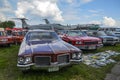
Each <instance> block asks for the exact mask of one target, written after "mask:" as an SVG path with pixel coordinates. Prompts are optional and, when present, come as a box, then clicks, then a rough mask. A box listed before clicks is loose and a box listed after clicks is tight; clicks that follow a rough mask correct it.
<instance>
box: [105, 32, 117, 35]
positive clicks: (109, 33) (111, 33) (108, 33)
mask: <svg viewBox="0 0 120 80" xmlns="http://www.w3.org/2000/svg"><path fill="white" fill-rule="evenodd" d="M106 34H107V35H110V36H111V35H115V34H114V33H113V32H112V31H107V32H106Z"/></svg>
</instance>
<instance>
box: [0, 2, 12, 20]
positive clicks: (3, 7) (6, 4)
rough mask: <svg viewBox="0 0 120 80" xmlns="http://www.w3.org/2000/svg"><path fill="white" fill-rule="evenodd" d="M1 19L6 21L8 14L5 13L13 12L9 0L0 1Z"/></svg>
mask: <svg viewBox="0 0 120 80" xmlns="http://www.w3.org/2000/svg"><path fill="white" fill-rule="evenodd" d="M0 4H1V6H0V20H1V21H5V20H7V15H6V14H5V13H12V12H13V11H12V6H11V4H10V3H9V1H8V0H1V1H0Z"/></svg>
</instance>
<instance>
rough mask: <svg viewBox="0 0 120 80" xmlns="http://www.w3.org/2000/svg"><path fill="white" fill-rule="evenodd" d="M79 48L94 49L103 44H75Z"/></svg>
mask: <svg viewBox="0 0 120 80" xmlns="http://www.w3.org/2000/svg"><path fill="white" fill-rule="evenodd" d="M76 47H78V48H80V49H86V50H94V49H98V48H101V47H103V44H97V45H80V46H76Z"/></svg>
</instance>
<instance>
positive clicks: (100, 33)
mask: <svg viewBox="0 0 120 80" xmlns="http://www.w3.org/2000/svg"><path fill="white" fill-rule="evenodd" d="M98 36H107V34H105V32H104V31H99V32H98Z"/></svg>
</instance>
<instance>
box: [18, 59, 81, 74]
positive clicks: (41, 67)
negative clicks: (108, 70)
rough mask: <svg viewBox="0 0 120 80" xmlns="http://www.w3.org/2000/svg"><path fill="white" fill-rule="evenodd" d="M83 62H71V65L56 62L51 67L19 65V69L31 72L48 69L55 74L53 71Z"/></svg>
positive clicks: (31, 64)
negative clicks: (30, 70) (31, 70)
mask: <svg viewBox="0 0 120 80" xmlns="http://www.w3.org/2000/svg"><path fill="white" fill-rule="evenodd" d="M81 61H82V59H79V60H70V62H69V63H62V64H58V63H57V62H54V63H51V65H47V66H40V65H36V64H35V63H30V64H26V65H20V64H17V67H19V68H20V69H21V70H29V69H31V68H32V69H47V70H48V71H49V72H53V71H58V70H59V68H60V67H64V66H68V65H71V64H78V63H80V62H81Z"/></svg>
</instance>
